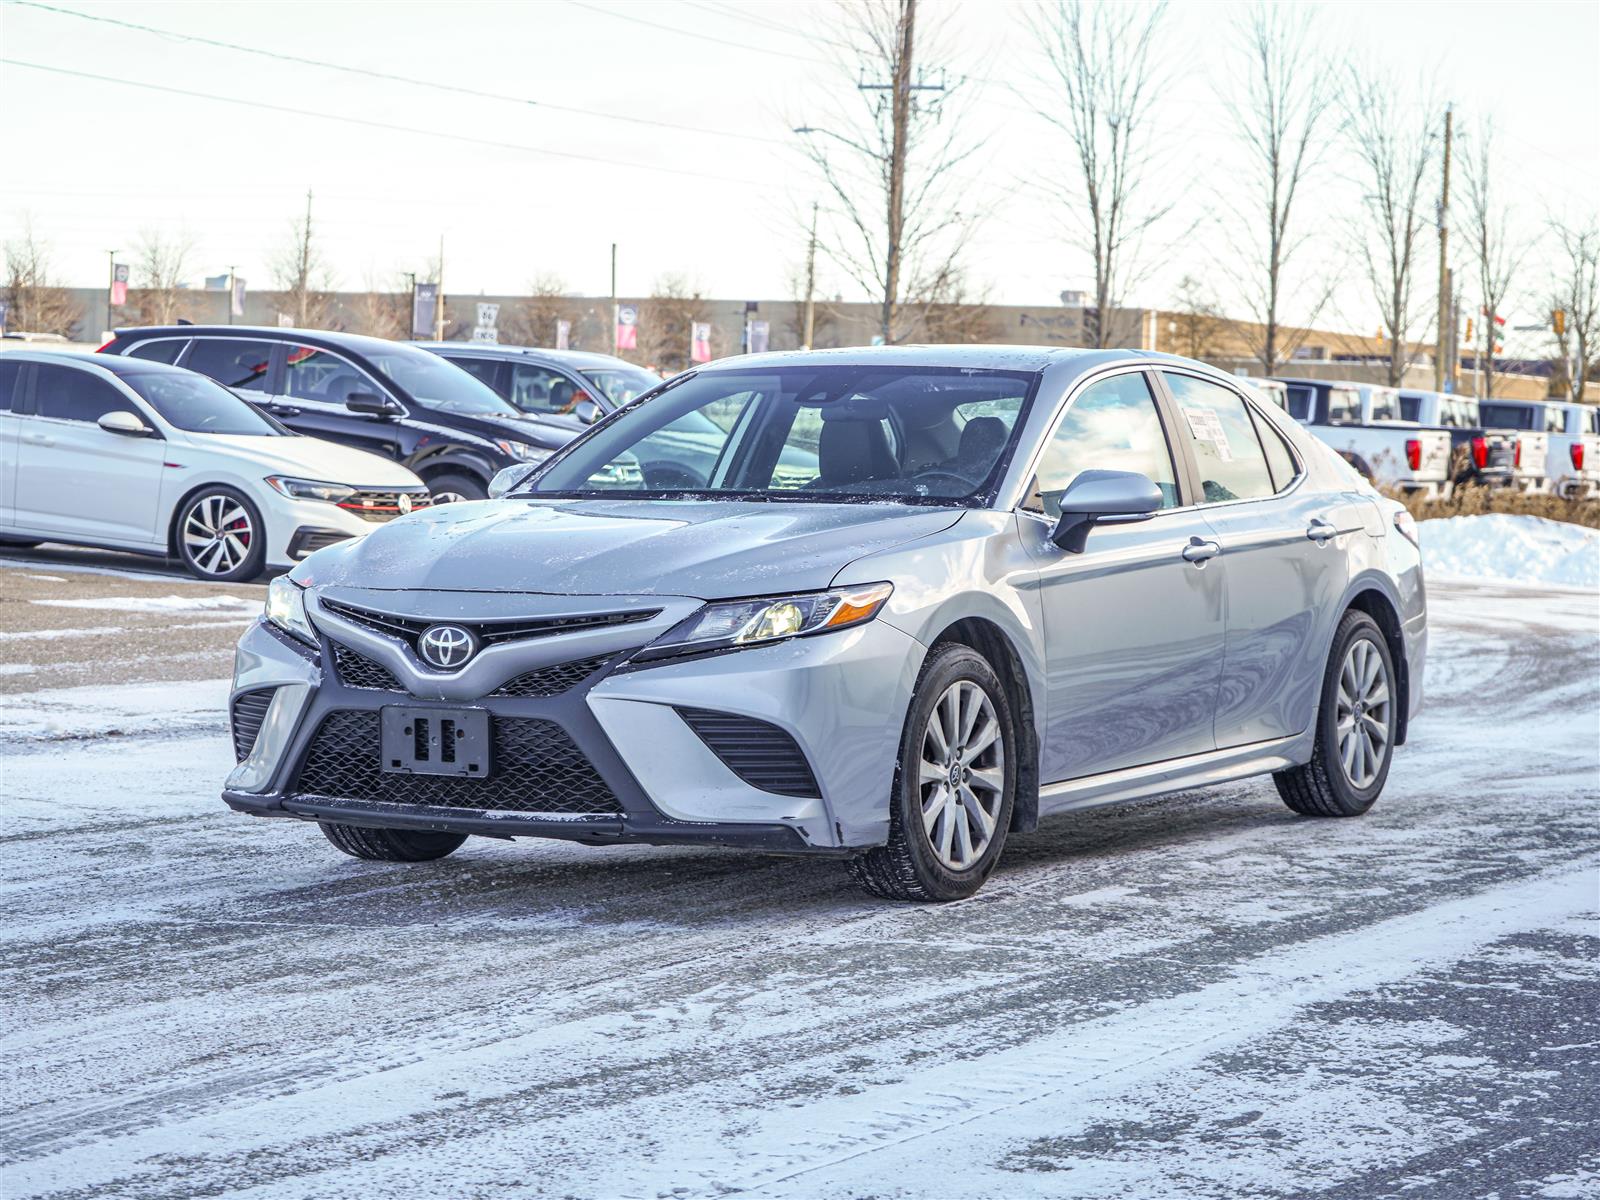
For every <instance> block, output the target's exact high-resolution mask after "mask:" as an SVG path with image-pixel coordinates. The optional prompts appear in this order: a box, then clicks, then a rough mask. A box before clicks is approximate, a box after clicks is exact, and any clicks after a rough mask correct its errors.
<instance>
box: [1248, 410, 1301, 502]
mask: <svg viewBox="0 0 1600 1200" xmlns="http://www.w3.org/2000/svg"><path fill="white" fill-rule="evenodd" d="M1250 419H1251V421H1253V422H1254V423H1255V427H1256V436H1257V437H1259V438H1260V439H1261V448H1262V449H1263V450H1265V451H1266V452H1267V469H1268V470H1269V471H1271V472H1272V490H1273V491H1275V492H1281V491H1283V489H1284V488H1286V487H1288V486H1289V484H1290V482H1291V481H1292V480H1293V479H1294V477H1295V475H1296V474H1297V473H1298V472H1297V470H1296V468H1295V465H1294V453H1293V452H1292V451H1291V450H1290V449H1289V446H1288V443H1286V442H1285V441H1284V440H1283V435H1282V434H1281V433H1279V432H1278V431H1277V430H1276V429H1274V428H1273V427H1272V422H1270V421H1268V420H1267V419H1266V418H1265V417H1263V416H1262V415H1261V414H1260V413H1258V412H1252V413H1251V414H1250Z"/></svg>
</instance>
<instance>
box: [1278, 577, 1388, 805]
mask: <svg viewBox="0 0 1600 1200" xmlns="http://www.w3.org/2000/svg"><path fill="white" fill-rule="evenodd" d="M1358 641H1364V642H1367V643H1369V644H1370V645H1371V646H1373V647H1376V652H1377V655H1378V658H1379V661H1381V662H1382V664H1383V678H1384V679H1385V680H1386V681H1387V686H1388V693H1389V701H1388V704H1387V706H1386V708H1385V711H1384V720H1383V724H1385V725H1386V727H1387V730H1388V734H1387V740H1386V741H1385V742H1384V745H1383V750H1382V755H1381V762H1380V765H1379V767H1378V770H1377V772H1376V775H1375V777H1374V778H1373V780H1372V781H1371V782H1370V783H1369V784H1367V785H1366V786H1364V787H1356V786H1355V784H1354V783H1353V782H1352V781H1351V779H1350V778H1349V776H1348V775H1347V774H1346V772H1345V768H1344V765H1343V763H1342V762H1341V758H1340V753H1339V729H1338V727H1339V712H1338V707H1339V705H1338V694H1339V680H1340V673H1341V671H1342V669H1343V666H1344V662H1345V658H1346V656H1347V655H1348V654H1349V653H1350V652H1351V647H1352V646H1353V645H1354V644H1355V643H1356V642H1358ZM1399 711H1400V696H1399V691H1398V688H1397V687H1396V683H1395V673H1394V660H1393V658H1392V657H1391V656H1390V654H1389V643H1388V639H1387V638H1385V637H1384V636H1383V630H1381V629H1379V628H1378V623H1377V622H1376V621H1374V620H1373V619H1372V618H1371V617H1369V616H1368V615H1367V614H1366V613H1364V612H1362V611H1360V610H1359V609H1354V608H1353V609H1351V610H1350V611H1349V612H1347V613H1345V614H1344V616H1343V617H1341V618H1340V620H1339V627H1338V629H1336V630H1335V631H1334V635H1333V649H1332V650H1331V651H1330V652H1329V654H1328V666H1327V668H1326V670H1325V671H1324V672H1323V678H1322V699H1321V703H1320V704H1319V705H1318V707H1317V737H1316V744H1315V745H1314V746H1313V748H1312V751H1311V761H1310V762H1308V763H1306V764H1305V765H1304V766H1302V767H1291V768H1290V769H1289V770H1287V771H1279V772H1277V773H1276V774H1275V775H1273V777H1272V781H1273V782H1274V783H1275V784H1277V785H1278V795H1280V796H1281V797H1283V802H1284V803H1285V804H1287V805H1288V806H1289V807H1290V808H1291V809H1293V810H1294V811H1295V812H1297V813H1299V814H1300V815H1301V816H1306V817H1359V816H1360V815H1361V814H1362V813H1364V812H1366V811H1367V810H1368V809H1369V808H1371V807H1372V805H1373V802H1374V801H1375V800H1377V798H1378V795H1379V793H1380V792H1382V791H1383V785H1384V782H1385V780H1387V779H1388V778H1389V766H1390V764H1391V763H1392V762H1393V761H1394V736H1395V729H1396V725H1397V722H1398V718H1399Z"/></svg>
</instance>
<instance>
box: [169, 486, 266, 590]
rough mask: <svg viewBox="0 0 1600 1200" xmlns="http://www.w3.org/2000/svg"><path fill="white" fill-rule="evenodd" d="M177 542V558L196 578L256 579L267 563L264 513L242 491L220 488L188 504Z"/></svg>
mask: <svg viewBox="0 0 1600 1200" xmlns="http://www.w3.org/2000/svg"><path fill="white" fill-rule="evenodd" d="M173 540H174V541H175V542H176V543H177V547H178V557H179V558H181V559H182V560H183V565H184V566H185V567H187V568H188V571H189V574H191V575H193V576H195V577H196V578H197V579H210V580H213V581H215V582H218V583H233V582H236V581H237V580H240V579H254V578H255V577H256V576H257V575H259V574H261V568H262V567H263V566H264V565H265V563H266V559H267V531H266V526H265V525H264V524H263V523H262V520H261V512H260V510H259V509H257V508H256V506H255V505H254V504H252V503H251V502H250V500H249V499H248V498H247V497H246V496H245V495H244V494H243V493H242V492H237V491H235V490H234V489H233V488H231V487H223V486H222V485H220V484H219V485H217V486H216V487H209V488H203V489H201V490H200V491H198V492H196V493H195V494H194V495H193V496H190V497H189V499H187V500H185V501H184V503H183V508H182V510H181V511H180V512H179V513H178V524H177V531H176V537H175V538H174V539H173Z"/></svg>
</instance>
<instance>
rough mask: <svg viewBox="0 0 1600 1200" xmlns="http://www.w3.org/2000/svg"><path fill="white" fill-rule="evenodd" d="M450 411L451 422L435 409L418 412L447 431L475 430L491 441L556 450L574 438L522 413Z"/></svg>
mask: <svg viewBox="0 0 1600 1200" xmlns="http://www.w3.org/2000/svg"><path fill="white" fill-rule="evenodd" d="M447 415H448V421H449V423H448V424H446V423H445V422H444V421H441V420H437V419H435V418H437V417H438V416H439V414H438V413H437V412H435V411H425V412H423V413H420V414H418V416H419V418H420V419H421V420H422V421H424V422H427V423H429V424H434V425H436V426H438V427H439V428H440V429H442V430H444V431H446V432H449V431H451V430H457V431H460V432H464V433H475V434H477V435H478V436H479V437H481V438H486V439H488V440H489V441H491V442H492V441H495V440H496V439H498V438H511V439H513V440H515V441H518V442H527V443H529V444H530V445H534V446H540V447H542V448H544V449H546V450H554V449H557V448H558V447H560V446H565V445H566V444H567V443H568V442H570V441H571V440H572V436H571V435H569V434H567V433H565V432H564V431H560V430H557V429H554V428H552V427H550V426H548V425H545V424H543V423H542V422H540V421H536V420H534V419H533V418H532V417H529V416H526V415H523V414H512V413H507V414H506V415H505V416H503V417H501V416H493V417H491V416H485V415H483V414H480V413H474V414H472V415H470V416H468V415H466V414H462V413H450V414H447Z"/></svg>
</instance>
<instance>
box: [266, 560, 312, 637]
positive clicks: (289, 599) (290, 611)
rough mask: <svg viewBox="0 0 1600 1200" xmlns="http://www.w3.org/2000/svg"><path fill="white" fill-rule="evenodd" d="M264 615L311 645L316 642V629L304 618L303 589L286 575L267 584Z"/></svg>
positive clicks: (304, 597)
mask: <svg viewBox="0 0 1600 1200" xmlns="http://www.w3.org/2000/svg"><path fill="white" fill-rule="evenodd" d="M264 615H265V616H266V618H267V620H269V621H271V622H272V623H273V624H274V625H276V626H277V627H278V628H279V629H282V630H284V631H285V632H287V633H292V634H294V636H295V637H297V638H300V639H301V640H302V641H306V642H310V643H311V644H312V645H313V646H314V645H316V644H317V631H316V630H315V629H313V628H311V622H310V621H309V620H307V618H306V593H305V589H304V588H303V587H301V586H300V585H299V584H298V583H295V582H294V581H293V580H291V579H290V578H289V577H288V576H287V575H279V576H278V577H277V578H276V579H274V580H273V581H272V582H271V584H269V585H268V586H267V607H266V612H265V614H264Z"/></svg>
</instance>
